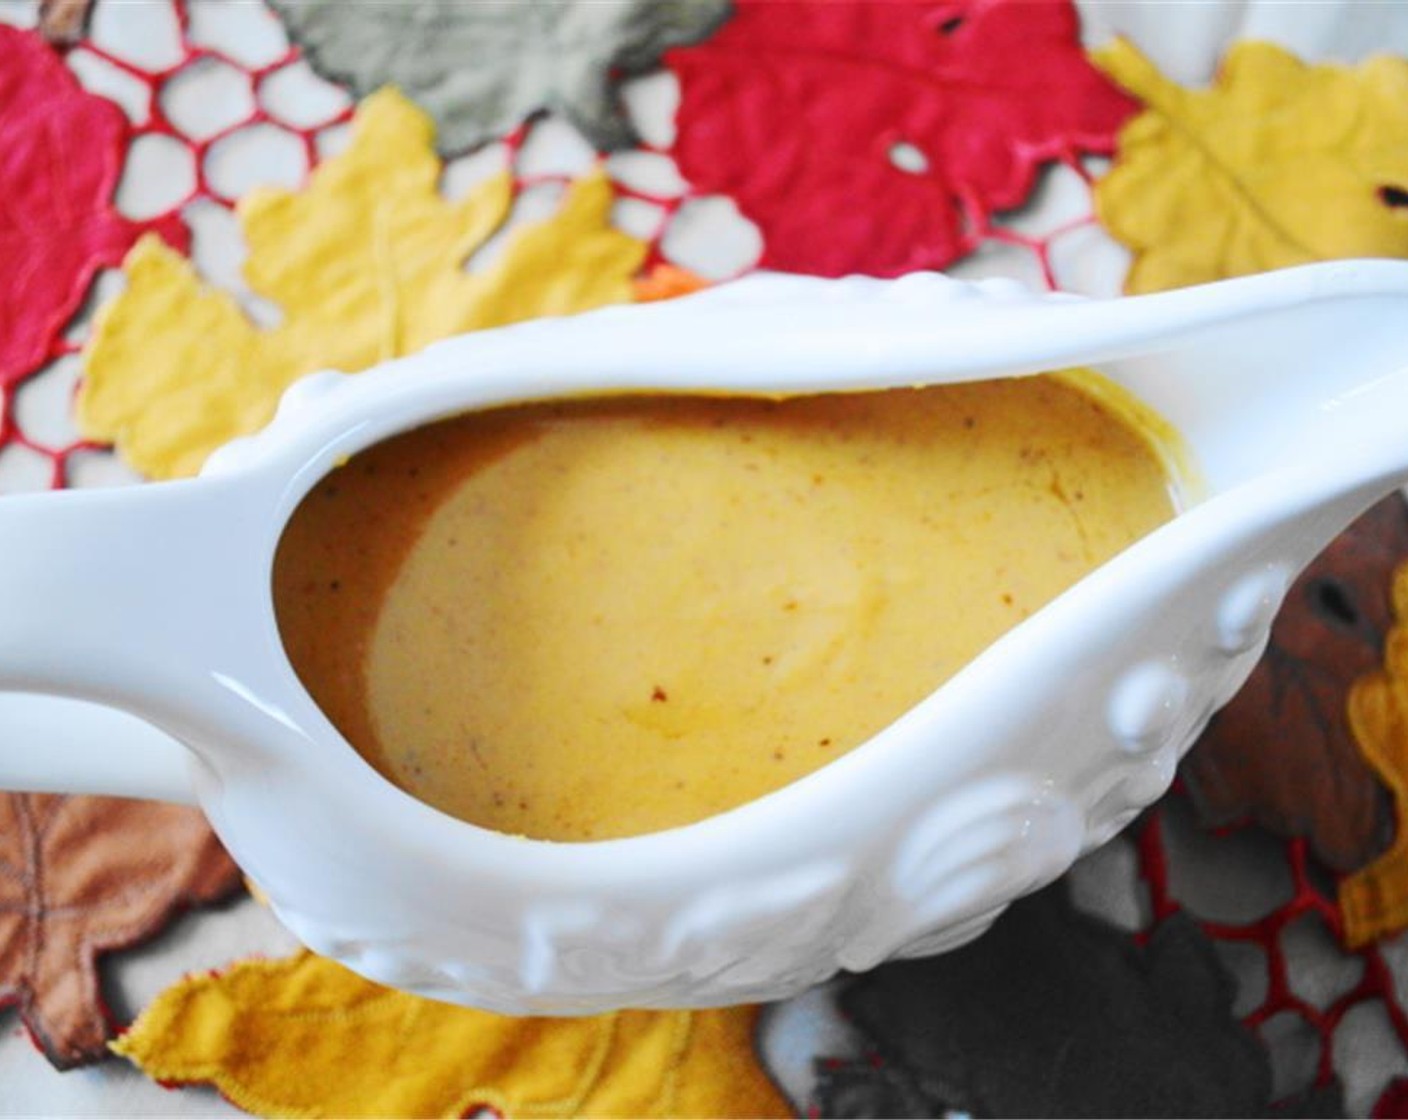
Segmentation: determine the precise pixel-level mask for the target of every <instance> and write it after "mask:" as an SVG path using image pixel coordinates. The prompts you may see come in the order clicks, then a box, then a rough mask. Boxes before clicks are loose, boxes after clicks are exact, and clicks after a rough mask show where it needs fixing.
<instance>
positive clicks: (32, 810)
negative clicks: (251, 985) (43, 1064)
mask: <svg viewBox="0 0 1408 1120" xmlns="http://www.w3.org/2000/svg"><path fill="white" fill-rule="evenodd" d="M239 885H240V872H239V869H238V868H237V867H236V866H235V864H234V863H233V862H232V861H231V859H230V857H229V856H227V855H226V854H225V850H224V849H223V848H222V847H221V846H220V844H219V842H218V841H217V840H216V839H215V836H214V834H213V833H212V832H211V831H210V827H209V826H208V825H207V824H206V823H205V818H204V817H203V816H201V814H200V813H199V812H198V811H197V810H195V809H190V808H185V807H182V806H177V805H162V804H159V803H157V802H153V801H128V800H123V799H119V798H107V797H63V796H59V795H54V794H27V793H4V794H0V1006H5V1005H8V1004H14V1005H18V1007H19V1012H20V1018H21V1020H22V1021H23V1023H24V1025H25V1026H26V1027H27V1028H28V1030H29V1033H30V1035H31V1036H32V1037H33V1038H34V1040H35V1042H36V1043H38V1045H39V1046H40V1048H41V1049H43V1051H44V1053H45V1055H46V1056H47V1057H48V1059H49V1061H50V1062H52V1063H53V1064H54V1065H55V1066H56V1067H58V1068H59V1069H66V1068H68V1067H70V1066H74V1065H79V1064H81V1063H85V1062H92V1061H96V1060H98V1059H99V1058H102V1057H105V1056H106V1055H107V1049H106V1047H107V1041H108V1039H109V1038H110V1037H111V1035H112V1025H111V1024H110V1023H109V1021H108V1016H107V1013H106V1010H105V1008H104V1006H103V1001H102V994H101V992H100V990H99V981H98V970H97V958H98V956H99V955H100V954H102V953H106V952H109V951H111V950H114V949H122V948H127V947H128V946H131V945H134V944H136V943H137V942H139V941H141V940H143V939H145V938H147V937H149V936H151V935H152V934H153V933H155V932H156V931H157V930H159V929H160V928H161V927H162V926H163V925H165V924H166V922H167V920H168V919H170V918H171V917H172V916H174V915H175V914H177V913H179V912H180V911H182V910H184V909H186V908H187V907H189V906H193V905H196V904H198V903H205V902H211V901H214V900H215V899H219V898H222V897H224V896H226V895H228V894H230V893H232V892H233V891H235V890H237V889H238V887H239Z"/></svg>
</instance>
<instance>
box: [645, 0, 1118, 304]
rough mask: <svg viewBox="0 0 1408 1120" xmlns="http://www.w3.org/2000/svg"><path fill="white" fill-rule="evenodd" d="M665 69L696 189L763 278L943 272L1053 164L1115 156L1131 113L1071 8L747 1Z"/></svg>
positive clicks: (970, 1) (952, 1)
mask: <svg viewBox="0 0 1408 1120" xmlns="http://www.w3.org/2000/svg"><path fill="white" fill-rule="evenodd" d="M665 60H666V63H667V65H668V66H669V67H670V69H671V70H673V71H674V72H675V73H676V74H677V75H678V76H679V79H680V82H681V86H682V101H681V103H680V109H679V115H678V125H677V127H678V136H677V139H676V141H675V145H674V155H675V157H676V159H677V160H678V161H679V165H680V169H681V171H683V173H684V175H685V177H686V178H688V179H689V180H690V182H692V183H693V184H694V185H695V186H696V187H697V188H699V189H700V190H703V191H709V192H721V193H724V194H728V195H731V196H732V197H733V198H734V200H735V201H736V202H737V203H738V205H739V207H740V208H741V209H742V211H743V212H744V214H746V215H747V216H748V217H749V218H751V219H752V220H753V221H755V222H757V223H758V225H759V226H761V227H762V230H763V239H764V245H765V248H764V251H763V258H762V266H763V267H764V268H780V269H786V270H790V271H796V272H814V273H818V274H820V275H823V276H839V275H843V274H845V273H848V272H869V273H873V274H875V275H878V276H893V275H898V274H900V273H903V272H908V271H911V270H913V269H919V268H942V267H943V266H944V265H947V264H949V263H950V262H952V261H954V260H956V259H958V258H959V257H961V256H963V255H964V254H965V253H967V252H968V251H969V250H971V249H972V248H973V247H974V245H975V244H976V242H977V240H979V239H980V238H981V227H982V225H983V224H984V223H985V222H986V220H987V219H988V217H989V216H990V215H991V214H992V213H993V212H994V211H998V210H1005V209H1009V208H1012V207H1015V206H1018V205H1020V204H1021V203H1022V202H1024V201H1025V200H1026V198H1027V195H1028V193H1029V192H1030V191H1031V189H1032V185H1033V183H1034V181H1035V178H1036V173H1037V170H1038V168H1039V167H1040V166H1041V165H1042V164H1043V163H1045V162H1047V161H1050V160H1055V159H1059V158H1062V157H1073V156H1074V154H1075V153H1078V152H1100V153H1108V152H1110V151H1112V150H1113V148H1114V138H1115V132H1116V130H1117V129H1118V128H1119V126H1120V124H1121V123H1123V121H1124V120H1125V118H1127V117H1128V116H1129V115H1130V114H1131V113H1132V112H1134V110H1135V108H1136V106H1135V103H1134V102H1133V101H1131V100H1130V99H1129V98H1127V97H1125V96H1124V95H1123V94H1121V93H1120V92H1119V91H1118V90H1117V89H1116V88H1115V87H1114V86H1113V85H1112V84H1111V83H1110V82H1108V81H1107V80H1106V79H1105V78H1104V76H1103V75H1101V74H1100V73H1099V71H1097V70H1096V69H1095V68H1094V67H1093V66H1091V65H1090V63H1089V62H1088V61H1087V59H1086V56H1085V54H1084V52H1083V51H1082V50H1081V47H1080V43H1079V39H1078V27H1077V18H1076V13H1075V10H1074V9H1073V8H1072V6H1071V5H1070V4H1069V3H1068V2H1066V0H1059V2H1048V3H1042V4H1027V3H1020V2H1015V0H943V2H939V3H934V2H932V0H921V2H916V0H896V2H894V3H885V4H875V3H868V2H864V0H835V2H833V3H826V4H808V3H774V2H771V0H739V3H738V11H737V14H736V15H735V16H734V18H733V19H732V20H730V21H729V22H728V23H727V24H725V25H724V27H723V29H722V30H721V31H720V32H719V33H718V34H717V35H716V36H714V38H713V39H711V40H709V41H708V42H706V43H703V44H701V45H699V46H695V47H689V48H684V49H676V50H672V51H670V52H668V53H667V54H666V56H665ZM896 145H907V146H908V147H901V148H900V149H899V150H898V151H896Z"/></svg>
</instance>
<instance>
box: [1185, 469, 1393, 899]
mask: <svg viewBox="0 0 1408 1120" xmlns="http://www.w3.org/2000/svg"><path fill="white" fill-rule="evenodd" d="M1405 555H1408V506H1405V504H1404V502H1403V499H1402V498H1401V497H1399V496H1398V495H1393V496H1392V497H1389V498H1386V499H1385V500H1384V501H1382V502H1380V503H1379V504H1378V505H1376V506H1374V507H1373V509H1371V510H1370V511H1369V512H1368V513H1366V514H1364V516H1363V517H1361V518H1360V519H1359V520H1358V521H1357V522H1355V524H1354V525H1352V526H1351V527H1350V528H1349V529H1348V530H1347V531H1346V532H1345V533H1344V534H1343V535H1341V536H1340V537H1339V538H1338V539H1337V540H1336V541H1335V542H1334V543H1333V544H1331V545H1330V547H1329V548H1328V549H1326V550H1325V552H1324V553H1322V554H1321V555H1320V557H1319V558H1317V559H1316V560H1315V562H1314V563H1313V564H1311V565H1310V567H1309V568H1307V569H1306V571H1305V573H1304V574H1303V575H1302V576H1301V577H1300V579H1298V580H1297V581H1296V583H1295V584H1294V585H1293V586H1292V588H1291V590H1290V592H1289V594H1288V595H1287V596H1286V602H1285V604H1284V605H1283V606H1282V608H1281V613H1280V614H1279V615H1278V616H1277V619H1276V622H1275V625H1274V626H1273V627H1272V629H1271V642H1270V644H1269V645H1268V647H1267V650H1266V655H1265V656H1264V657H1263V658H1262V660H1261V662H1260V663H1259V664H1258V665H1257V667H1256V668H1255V669H1254V670H1253V671H1252V675H1251V677H1250V678H1249V679H1248V681H1247V683H1246V685H1245V686H1244V687H1243V689H1242V691H1241V692H1239V693H1238V694H1237V696H1236V697H1235V698H1234V699H1233V701H1232V702H1231V703H1230V704H1229V705H1228V706H1227V707H1226V708H1224V709H1223V710H1222V711H1221V712H1219V713H1218V714H1217V715H1216V716H1215V717H1214V718H1213V720H1212V723H1211V724H1210V725H1209V726H1208V730H1207V731H1206V732H1205V733H1204V734H1203V737H1202V738H1201V739H1200V740H1199V741H1198V743H1197V744H1196V745H1195V746H1194V747H1193V749H1192V751H1191V752H1190V753H1189V754H1188V756H1187V758H1186V759H1185V760H1184V763H1183V767H1182V774H1183V777H1184V779H1185V781H1186V783H1187V785H1188V790H1189V792H1190V793H1191V794H1192V797H1193V803H1194V804H1195V805H1196V806H1197V808H1198V813H1199V816H1200V817H1201V819H1202V821H1203V823H1204V824H1206V825H1209V826H1212V827H1216V826H1220V825H1225V824H1231V823H1233V822H1235V821H1239V820H1244V819H1246V818H1247V817H1251V818H1252V819H1254V820H1255V821H1256V822H1257V823H1258V824H1260V825H1262V826H1263V827H1264V828H1268V829H1270V830H1271V831H1273V832H1276V833H1278V834H1280V835H1282V836H1287V837H1289V836H1306V837H1308V838H1309V840H1310V844H1311V847H1312V849H1313V850H1314V852H1315V854H1316V855H1317V856H1318V857H1319V858H1320V860H1321V861H1322V862H1323V863H1325V864H1326V865H1327V866H1329V867H1332V868H1334V869H1336V870H1338V871H1352V870H1354V869H1355V868H1358V867H1363V866H1364V865H1365V864H1366V863H1368V862H1369V861H1370V860H1372V859H1374V858H1375V857H1376V856H1378V855H1379V854H1380V853H1381V852H1383V850H1384V849H1385V847H1387V845H1388V844H1389V842H1390V841H1391V839H1392V837H1393V831H1394V829H1393V806H1392V802H1391V800H1390V798H1389V795H1388V792H1387V791H1386V790H1385V789H1384V787H1383V786H1382V785H1381V784H1380V783H1379V782H1378V780H1377V779H1376V778H1375V777H1374V773H1373V771H1372V770H1371V769H1370V768H1369V765H1368V764H1367V763H1366V762H1365V761H1364V758H1363V757H1362V756H1361V754H1360V750H1359V749H1358V747H1357V746H1356V744H1355V737H1354V735H1353V734H1352V733H1351V731H1350V724H1349V720H1348V718H1347V716H1346V712H1345V705H1346V703H1347V702H1348V700H1349V696H1350V688H1351V685H1352V684H1353V683H1354V681H1355V678H1356V677H1359V676H1361V675H1362V674H1365V673H1368V672H1370V671H1371V670H1373V669H1374V668H1376V667H1377V666H1378V664H1379V656H1380V650H1381V649H1382V648H1383V640H1384V634H1385V633H1386V632H1387V630H1388V627H1389V622H1390V610H1389V595H1388V586H1389V578H1390V576H1391V574H1392V572H1393V570H1394V567H1395V565H1396V564H1397V563H1398V562H1399V561H1400V560H1401V559H1402V558H1403V557H1404V556H1405Z"/></svg>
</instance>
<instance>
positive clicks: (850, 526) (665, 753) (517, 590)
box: [275, 377, 1173, 840]
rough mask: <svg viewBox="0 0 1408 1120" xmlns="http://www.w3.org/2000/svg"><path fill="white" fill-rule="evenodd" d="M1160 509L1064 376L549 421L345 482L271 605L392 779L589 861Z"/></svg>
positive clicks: (597, 410)
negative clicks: (599, 849) (573, 845)
mask: <svg viewBox="0 0 1408 1120" xmlns="http://www.w3.org/2000/svg"><path fill="white" fill-rule="evenodd" d="M1172 513H1173V506H1172V500H1171V497H1170V479H1169V478H1168V476H1167V474H1166V472H1165V470H1164V468H1163V466H1162V464H1161V458H1160V455H1159V453H1158V452H1157V451H1156V449H1155V448H1153V447H1152V446H1151V445H1150V443H1149V442H1148V440H1147V439H1146V438H1145V436H1144V435H1143V434H1141V432H1139V431H1137V430H1135V427H1134V426H1132V425H1130V424H1129V423H1127V422H1126V421H1125V420H1124V419H1123V418H1121V417H1120V416H1119V415H1117V413H1116V412H1115V411H1113V410H1112V409H1111V408H1109V407H1108V406H1107V405H1106V404H1105V403H1102V402H1100V401H1097V400H1096V399H1094V398H1093V397H1091V396H1088V395H1087V394H1085V393H1082V392H1081V391H1079V390H1078V389H1077V388H1075V387H1073V385H1072V384H1070V383H1067V382H1066V381H1064V380H1062V379H1058V378H1055V377H1037V378H1022V379H1014V380H1004V381H992V382H982V383H975V384H967V385H953V386H940V387H933V388H925V389H903V390H901V389H896V390H886V391H883V392H872V393H856V394H844V395H843V394H833V395H828V396H816V397H797V398H790V399H784V400H758V399H750V398H703V397H660V396H656V397H619V398H608V399H601V400H593V401H575V402H559V403H553V404H540V405H529V406H520V407H513V408H504V409H498V410H493V411H487V412H482V413H475V414H471V415H467V416H463V417H459V418H456V419H452V420H447V421H442V422H440V423H437V424H433V425H429V426H427V427H424V428H421V429H418V430H416V431H414V432H410V433H407V434H405V435H402V436H399V437H396V438H394V439H391V440H388V441H386V442H385V443H382V444H379V445H377V446H376V447H373V448H371V449H369V450H368V451H365V452H363V453H361V454H359V455H357V456H355V457H354V458H353V459H352V460H351V461H350V462H349V463H348V464H347V465H346V466H344V467H342V468H340V469H338V470H336V471H335V472H333V473H332V474H331V475H330V476H329V477H328V478H326V479H325V480H324V481H323V482H322V483H321V484H320V485H318V486H317V487H316V488H315V489H314V490H313V491H312V492H311V493H310V494H309V495H308V497H307V498H306V499H305V500H304V502H303V503H302V504H301V505H300V507H299V508H298V510H297V511H296V513H295V515H294V517H293V518H292V520H291V521H290V523H289V526H288V528H287V530H286V532H285V534H284V537H283V540H282V542H281V544H280V548H279V552H278V557H277V560H276V564H275V601H276V604H277V609H278V615H279V625H280V629H281V631H282V634H283V638H284V641H285V644H286V647H287V649H288V652H289V655H290V658H291V660H292V662H293V664H294V666H295V668H296V669H297V671H298V673H299V675H300V677H301V678H302V680H303V682H304V684H305V685H306V686H307V688H308V689H309V691H310V693H311V694H312V695H313V697H314V699H315V700H316V701H317V702H318V704H319V705H320V706H321V707H322V708H323V710H324V711H325V712H326V713H327V715H328V716H329V718H330V719H331V720H332V722H333V723H334V724H335V725H336V726H337V727H338V728H339V730H340V731H341V732H342V733H343V734H344V735H345V736H346V737H347V739H348V740H349V741H350V742H351V743H352V744H353V745H354V746H355V747H356V748H357V749H358V751H360V752H361V753H362V754H363V755H364V756H365V757H366V758H367V760H368V761H370V762H371V763H372V765H373V766H375V767H376V768H377V769H378V770H379V771H381V773H382V774H384V775H385V776H386V777H387V778H388V779H390V780H391V781H393V782H395V783H396V784H398V785H400V786H401V787H403V788H404V789H406V790H407V791H409V792H410V793H412V794H414V795H415V796H416V797H419V798H421V799H422V800H424V801H426V802H428V803H430V804H432V805H435V806H437V807H439V808H441V809H443V810H444V811H446V812H448V813H451V814H453V815H455V816H458V817H462V818H464V819H466V820H469V821H473V822H475V823H477V824H480V825H483V826H485V827H488V828H493V829H498V830H500V831H503V832H508V833H516V834H523V835H527V836H532V837H538V838H543V839H551V840H586V839H602V838H606V837H615V836H625V835H633V834H638V833H645V832H651V831H656V830H658V829H662V828H668V827H671V826H674V825H679V824H684V823H688V822H692V821H696V820H699V819H702V818H704V817H707V816H710V815H712V814H714V813H718V812H720V811H722V810H725V809H728V808H731V807H733V806H736V805H739V804H742V803H744V802H746V801H750V800H752V799H754V798H757V797H759V796H761V795H763V794H765V793H767V792H769V791H771V790H774V789H777V788H779V787H781V786H783V785H786V784H788V783H789V782H792V781H794V780H796V779H797V778H799V777H801V776H802V775H804V774H806V773H808V772H809V771H811V770H815V769H817V768H819V767H821V766H823V765H825V764H826V763H827V762H829V761H831V760H832V759H834V758H836V757H838V756H839V755H841V754H844V753H845V752H847V751H849V750H851V749H852V748H854V747H856V746H857V745H859V744H860V743H862V742H864V741H865V740H866V739H868V738H870V737H871V736H873V735H874V734H875V733H876V732H878V731H879V730H881V729H882V728H884V727H885V726H886V725H887V724H889V723H891V722H893V721H894V720H895V719H896V718H897V717H898V716H900V715H901V714H903V713H904V712H905V711H907V710H908V709H910V708H911V707H913V706H914V704H916V703H917V702H918V701H919V700H921V699H923V698H924V697H925V696H926V695H928V694H929V693H930V692H932V691H933V690H934V689H935V688H937V687H938V686H939V685H940V684H942V683H943V682H944V681H945V680H946V679H947V678H948V677H950V676H951V675H952V674H953V673H955V672H956V671H957V670H958V669H959V668H961V667H962V666H963V665H964V664H965V663H966V662H967V661H969V660H971V659H972V657H974V656H975V655H976V654H977V653H979V652H980V651H981V650H982V649H983V648H985V647H986V646H987V645H989V644H990V643H991V642H992V641H993V640H994V639H996V638H997V637H998V636H1000V635H1001V634H1002V633H1003V632H1005V631H1006V630H1008V629H1010V628H1011V627H1012V626H1014V625H1015V624H1016V623H1018V622H1019V621H1021V620H1022V619H1023V618H1025V617H1026V616H1027V615H1029V614H1030V613H1032V612H1033V611H1035V610H1037V609H1039V608H1040V607H1041V606H1042V605H1043V604H1045V603H1046V602H1048V601H1049V600H1050V599H1052V598H1053V597H1054V596H1055V595H1057V594H1058V593H1059V592H1061V591H1062V590H1064V589H1065V588H1066V587H1068V586H1070V585H1071V584H1072V583H1074V582H1075V581H1076V580H1078V579H1079V578H1080V577H1081V576H1082V575H1084V574H1085V573H1086V572H1088V571H1090V570H1091V569H1093V568H1095V567H1097V566H1098V565H1100V564H1101V563H1103V562H1104V561H1105V560H1106V559H1108V558H1109V557H1110V556H1112V555H1113V554H1115V553H1116V552H1118V551H1120V550H1121V549H1122V548H1124V547H1125V546H1127V545H1128V544H1130V543H1131V542H1133V541H1134V540H1136V539H1138V538H1139V537H1141V536H1143V535H1145V534H1146V533H1148V532H1149V531H1150V530H1151V529H1153V528H1154V527H1155V526H1157V525H1158V524H1160V523H1161V522H1163V521H1165V520H1167V519H1168V518H1169V517H1170V516H1171V515H1172Z"/></svg>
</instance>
